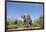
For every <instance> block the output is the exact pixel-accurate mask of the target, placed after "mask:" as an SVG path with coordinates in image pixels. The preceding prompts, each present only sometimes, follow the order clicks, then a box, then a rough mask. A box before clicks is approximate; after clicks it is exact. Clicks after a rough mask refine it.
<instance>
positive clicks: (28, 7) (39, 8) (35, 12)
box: [7, 2, 43, 20]
mask: <svg viewBox="0 0 46 32" xmlns="http://www.w3.org/2000/svg"><path fill="white" fill-rule="evenodd" d="M23 13H27V14H29V15H30V16H31V18H32V20H34V19H35V18H37V17H38V16H40V15H43V4H36V3H18V2H8V3H7V18H12V17H13V18H17V19H21V14H23Z"/></svg>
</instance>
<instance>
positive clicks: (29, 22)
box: [21, 13, 32, 27]
mask: <svg viewBox="0 0 46 32" xmlns="http://www.w3.org/2000/svg"><path fill="white" fill-rule="evenodd" d="M21 17H22V18H23V19H24V23H25V25H26V27H29V26H31V25H32V19H31V17H30V15H29V14H27V13H24V14H22V15H21Z"/></svg>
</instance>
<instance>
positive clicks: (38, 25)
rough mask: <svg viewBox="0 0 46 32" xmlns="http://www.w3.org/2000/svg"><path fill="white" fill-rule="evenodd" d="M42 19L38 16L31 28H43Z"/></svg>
mask: <svg viewBox="0 0 46 32" xmlns="http://www.w3.org/2000/svg"><path fill="white" fill-rule="evenodd" d="M43 22H44V21H43V17H42V16H40V17H39V18H38V19H36V20H35V21H34V22H33V23H32V26H33V27H42V28H43Z"/></svg>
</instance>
